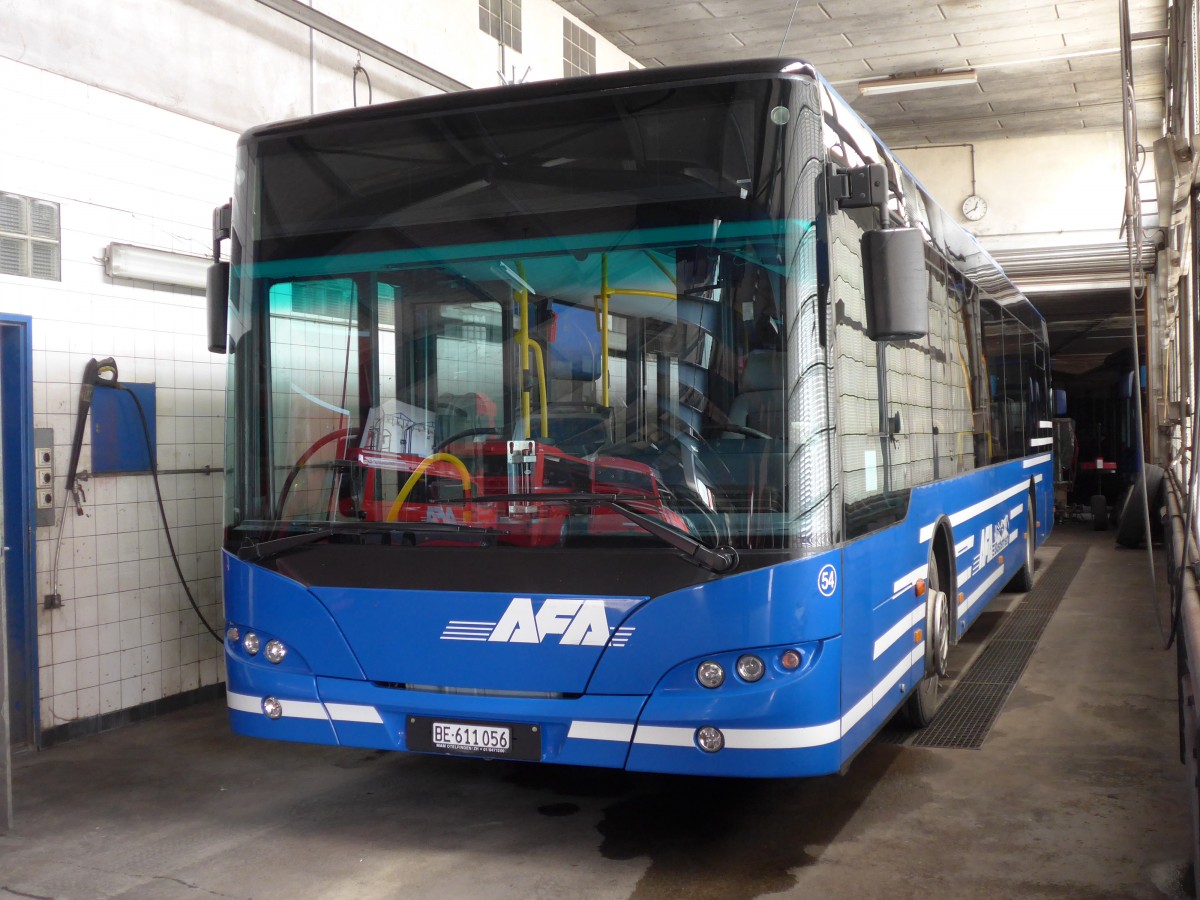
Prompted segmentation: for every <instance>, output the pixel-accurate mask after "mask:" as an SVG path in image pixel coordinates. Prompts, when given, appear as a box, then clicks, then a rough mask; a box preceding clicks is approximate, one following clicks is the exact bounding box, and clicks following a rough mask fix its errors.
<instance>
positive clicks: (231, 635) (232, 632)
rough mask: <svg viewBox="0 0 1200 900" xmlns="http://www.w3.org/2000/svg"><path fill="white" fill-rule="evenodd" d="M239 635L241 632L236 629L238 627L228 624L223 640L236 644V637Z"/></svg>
mask: <svg viewBox="0 0 1200 900" xmlns="http://www.w3.org/2000/svg"><path fill="white" fill-rule="evenodd" d="M241 636H242V633H241V632H240V631H238V627H237V626H236V625H230V626H229V627H228V628H227V629H226V630H225V640H227V641H229V643H231V644H236V643H237V642H238V638H240V637H241Z"/></svg>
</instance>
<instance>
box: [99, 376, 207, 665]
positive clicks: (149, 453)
mask: <svg viewBox="0 0 1200 900" xmlns="http://www.w3.org/2000/svg"><path fill="white" fill-rule="evenodd" d="M102 384H103V385H104V386H105V387H108V388H113V389H115V390H118V391H124V392H125V393H126V394H128V395H129V396H130V397H131V398H133V405H134V406H136V407H137V412H138V418H139V419H141V420H142V436H143V437H144V438H145V441H146V458H147V460H148V461H149V465H150V476H151V478H153V480H154V496H155V498H156V499H157V500H158V514H159V517H160V518H161V519H162V526H163V533H164V534H166V536H167V549H168V550H170V551H171V561H172V562H173V563H175V573H176V574H177V575H178V576H179V583H180V584H181V585H183V592H184V593H185V594H186V595H187V598H188V603H190V604H191V605H192V609H193V610H194V611H195V613H196V618H198V619H199V620H200V622H201V623H202V624H203V625H204V627H205V628H206V629H208V633H209V634H211V635H212V636H213V639H214V640H215V641H216V642H217V643H218V644H224V643H225V640H224V638H222V637H221V635H219V634H217V632H216V631H215V630H214V629H213V627H212V626H211V625H210V624H208V619H206V618H204V613H202V612H201V611H200V605H199V604H198V603H197V602H196V598H195V597H193V596H192V589H191V588H190V587H189V586H188V583H187V578H185V577H184V575H183V567H182V566H181V565H180V564H179V554H177V553H176V552H175V542H174V541H173V540H172V539H171V526H170V525H168V524H167V510H166V507H165V506H163V498H162V489H161V488H160V487H159V484H158V465H157V463H155V461H154V447H153V446H152V444H151V443H150V425H149V424H148V423H147V422H146V411H145V410H144V409H142V401H141V400H139V399H138V395H137V394H135V393H134V392H133V391H131V390H130V389H129V388H127V387H125V385H123V384H121V383H119V382H117V381H115V380H114V381H111V382H102Z"/></svg>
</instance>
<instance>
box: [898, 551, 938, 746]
mask: <svg viewBox="0 0 1200 900" xmlns="http://www.w3.org/2000/svg"><path fill="white" fill-rule="evenodd" d="M941 582H942V577H941V573H940V571H939V569H938V561H937V553H936V552H935V553H932V554H931V555H930V558H929V578H928V579H927V580H926V584H927V587H928V590H927V591H926V593H925V596H926V598H927V599H926V601H925V674H924V675H923V676H922V677H921V680H920V681H918V682H917V684H916V687H915V688H914V689H913V692H912V694H911V695H910V696H909V698H908V702H906V703H905V704H904V707H903V708H902V713H903V719H904V721H905V722H906V723H907V724H908V725H910V726H912V727H913V728H924V727H925V726H926V725H928V724H929V723H930V722H932V721H933V717H934V715H936V714H937V711H938V707H939V706H941V704H942V679H943V678H945V677H946V672H947V660H948V659H949V658H950V598H949V597H948V596H947V594H946V592H945V591H943V590H942V589H941Z"/></svg>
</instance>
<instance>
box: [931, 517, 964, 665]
mask: <svg viewBox="0 0 1200 900" xmlns="http://www.w3.org/2000/svg"><path fill="white" fill-rule="evenodd" d="M929 543H930V556H931V557H932V559H933V560H934V562H935V564H936V565H937V566H938V574H939V576H940V577H939V579H938V581H939V583H941V584H944V585H945V587H943V588H942V590H943V591H945V592H946V598H947V600H948V601H949V605H950V623H951V626H952V627H951V628H950V643H951V644H957V643H958V628H957V627H953V626H954V625H955V623H957V622H958V559H957V557H956V556H955V554H954V528H953V526H952V525H951V524H950V517H949V516H946V515H943V516H941V517H940V518H939V519H938V520H937V522H935V523H934V526H933V537H932V538H930V541H929Z"/></svg>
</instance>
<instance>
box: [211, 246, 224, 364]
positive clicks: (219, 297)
mask: <svg viewBox="0 0 1200 900" xmlns="http://www.w3.org/2000/svg"><path fill="white" fill-rule="evenodd" d="M207 293H208V349H209V352H211V353H224V352H225V350H226V346H225V345H226V340H227V336H228V323H227V320H228V317H229V263H227V262H218V263H213V264H212V265H211V266H209V267H208V292H207Z"/></svg>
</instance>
